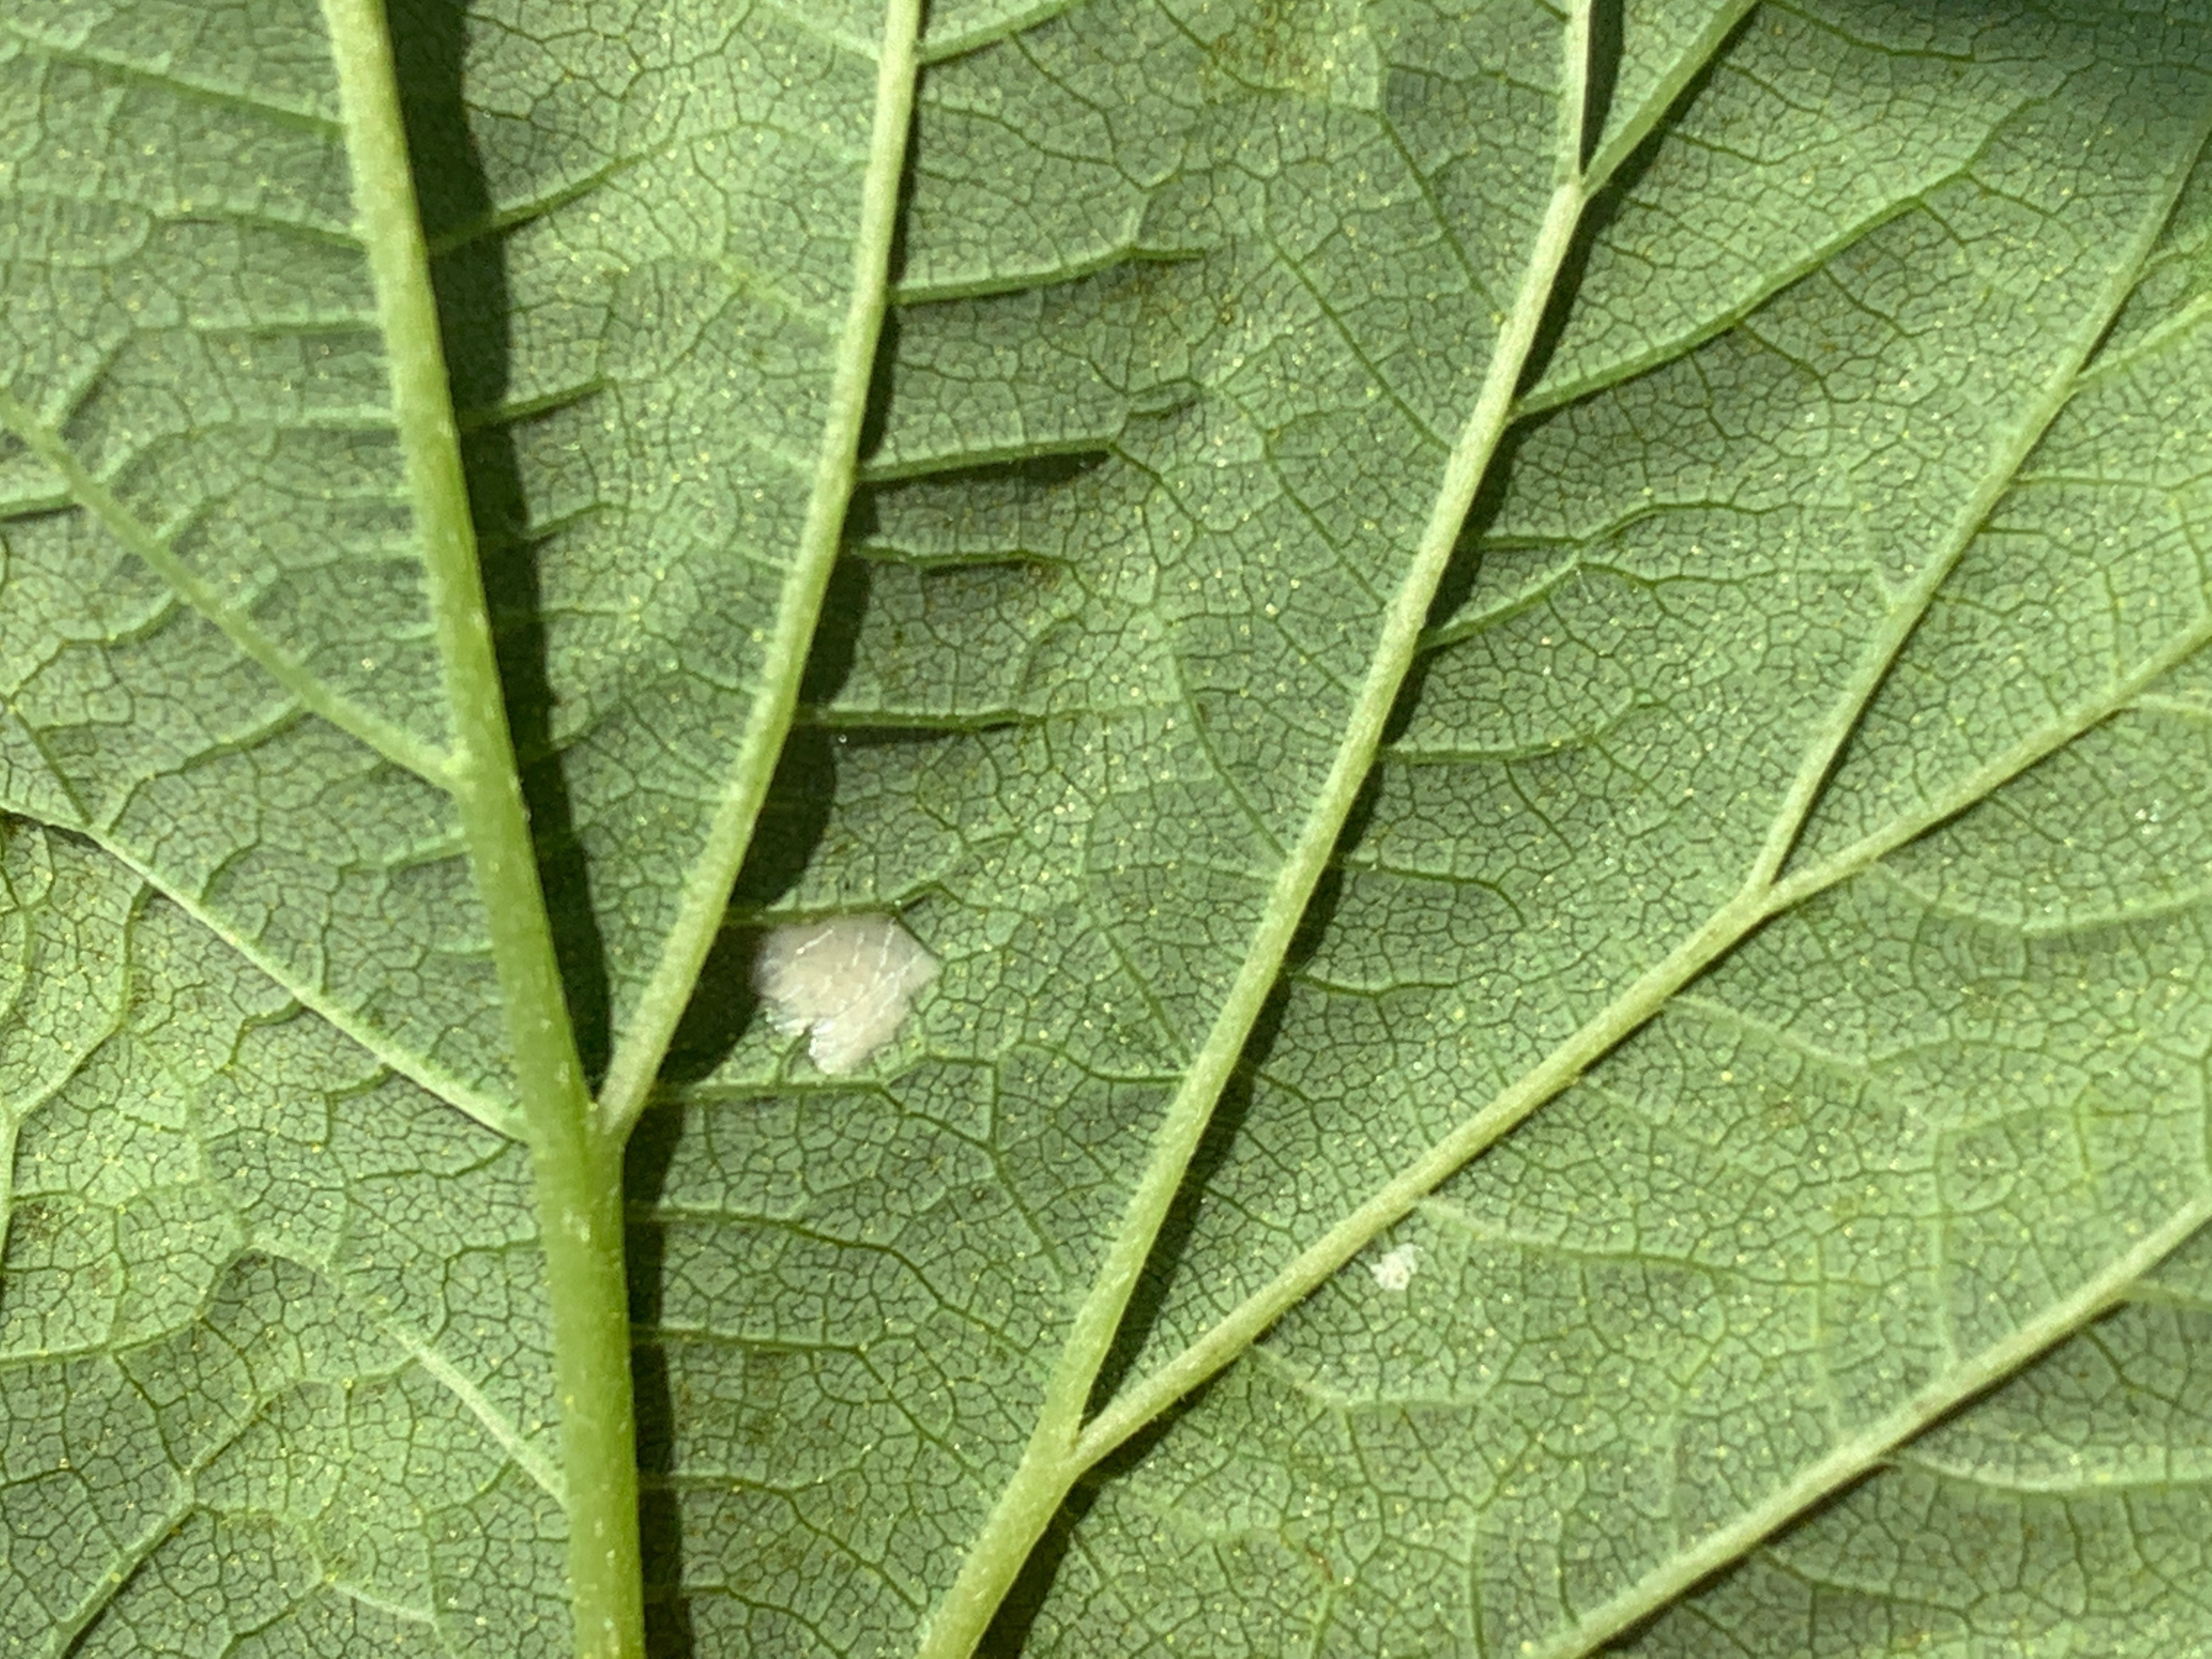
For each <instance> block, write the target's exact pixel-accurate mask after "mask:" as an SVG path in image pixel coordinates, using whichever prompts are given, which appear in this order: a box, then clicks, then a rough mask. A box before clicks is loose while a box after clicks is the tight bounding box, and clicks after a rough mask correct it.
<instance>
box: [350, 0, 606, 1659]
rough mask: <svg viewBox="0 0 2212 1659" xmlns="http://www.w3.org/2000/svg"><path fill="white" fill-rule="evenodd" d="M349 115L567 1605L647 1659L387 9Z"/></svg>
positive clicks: (528, 846) (563, 1032)
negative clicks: (516, 1172) (556, 1507)
mask: <svg viewBox="0 0 2212 1659" xmlns="http://www.w3.org/2000/svg"><path fill="white" fill-rule="evenodd" d="M322 11H323V18H324V22H325V27H326V29H327V30H328V33H329V38H330V48H331V62H332V64H333V65H334V67H335V68H336V70H337V82H338V96H339V105H340V107H341V108H342V109H343V112H344V115H345V134H346V154H347V160H348V162H349V171H350V176H351V183H352V187H353V199H354V209H355V213H356V218H357V220H358V222H359V223H360V225H361V227H362V245H363V247H364V249H365V250H366V252H367V253H368V266H369V275H370V277H371V281H372V284H373V286H374V289H375V293H376V301H377V313H378V316H379V319H380V322H381V324H382V327H383V333H384V340H385V347H386V351H385V359H386V371H387V373H388V374H389V377H390V380H391V385H392V416H393V426H394V428H395V429H396V431H397V432H398V438H399V447H400V453H401V457H402V459H403V462H404V470H405V477H406V480H407V488H408V494H409V498H410V505H411V507H412V508H413V514H414V521H415V530H416V538H417V539H418V541H419V543H420V544H421V548H422V562H423V569H424V572H425V574H426V576H427V578H428V587H429V593H430V611H431V618H432V622H433V624H434V626H435V632H436V636H437V644H438V656H439V659H440V661H441V664H442V665H443V668H444V681H445V690H446V700H447V708H448V713H449V716H450V718H451V720H452V721H453V731H454V739H455V740H454V749H455V753H454V758H453V767H452V777H453V783H452V789H453V799H454V801H455V803H456V805H458V807H459V813H460V819H461V827H462V830H463V833H464V834H465V836H466V839H467V842H468V851H469V864H470V867H471V873H472V874H473V876H474V878H475V882H476V886H477V891H478V893H479V894H480V895H481V896H482V898H483V908H484V912H485V916H486V920H487V921H488V923H489V931H490V935H491V952H492V961H493V965H494V967H495V969H496V971H497V975H498V980H499V987H500V1002H501V1013H502V1015H503V1016H504V1021H505V1025H506V1029H507V1057H508V1060H509V1062H510V1064H511V1065H512V1066H513V1069H514V1073H515V1079H516V1082H517V1085H518V1092H519V1096H520V1109H521V1113H520V1115H521V1118H522V1121H523V1122H524V1124H525V1125H526V1128H527V1131H528V1139H529V1145H530V1159H531V1176H532V1189H533V1190H532V1196H533V1199H534V1207H535V1209H536V1212H537V1220H538V1247H539V1249H540V1251H541V1253H542V1257H543V1261H544V1285H545V1292H546V1304H547V1306H548V1310H549V1311H550V1315H551V1337H552V1354H551V1361H552V1364H551V1370H552V1377H551V1381H552V1384H553V1392H554V1396H555V1399H556V1402H557V1412H558V1433H559V1443H560V1448H561V1464H562V1486H563V1489H564V1490H565V1492H566V1493H567V1498H568V1502H567V1504H566V1505H565V1506H564V1510H563V1514H564V1518H565V1520H566V1522H567V1526H568V1547H567V1552H566V1554H567V1560H568V1586H567V1592H568V1593H567V1596H566V1601H567V1603H568V1608H569V1612H570V1615H571V1621H572V1626H573V1630H572V1639H573V1643H574V1651H575V1653H576V1655H577V1656H578V1659H642V1656H643V1654H644V1651H645V1612H644V1571H643V1566H642V1564H641V1549H640V1544H641V1541H640V1536H639V1528H638V1511H637V1461H636V1423H635V1407H634V1403H633V1399H632V1394H631V1382H630V1335H629V1284H628V1279H627V1275H626V1272H625V1267H624V1263H623V1219H622V1163H621V1158H620V1156H619V1149H615V1150H614V1151H613V1152H610V1149H608V1148H607V1147H606V1146H605V1145H604V1144H603V1143H602V1142H601V1141H600V1140H599V1138H598V1137H597V1136H596V1135H595V1133H593V1127H594V1126H593V1123H592V1098H591V1094H590V1091H589V1090H588V1089H587V1088H586V1085H585V1083H584V1070H583V1066H582V1063H581V1061H580V1059H579V1058H578V1055H577V1052H576V1042H575V1036H574V1028H573V1027H572V1025H571V1024H570V1021H569V1018H568V1002H567V996H566V992H565V990H564V988H563V987H562V980H561V969H560V964H559V962H558V960H557V958H556V955H555V952H554V948H553V929H552V922H551V920H550V915H549V914H548V912H547V910H546V907H545V898H544V891H543V890H542V889H541V887H540V885H539V880H538V862H537V852H536V848H535V847H534V845H533V843H532V838H531V834H530V824H529V818H528V815H527V812H526V808H525V807H524V805H523V799H522V785H521V779H520V773H519V770H518V769H517V767H516V764H515V758H514V747H513V738H512V736H511V734H510V733H509V732H508V729H507V707H506V692H505V688H504V687H503V685H502V684H501V679H500V673H499V665H498V660H497V657H496V654H495V648H494V646H493V641H492V631H491V620H490V617H489V611H488V608H487V605H486V602H485V599H484V591H483V576H482V573H481V572H480V570H479V568H478V567H477V547H476V529H475V524H474V521H473V520H472V517H471V511H470V507H469V495H468V487H467V480H466V475H465V472H464V470H463V467H462V464H461V451H460V434H459V429H458V427H457V424H456V422H455V420H454V416H453V398H452V393H451V389H450V383H449V381H448V379H447V372H446V362H445V354H444V349H443V345H442V342H441V330H440V327H439V319H438V309H437V301H436V298H435V295H434V294H433V291H432V289H431V285H430V264H429V254H428V249H427V248H426V247H425V246H424V244H423V240H422V217H421V213H420V210H419V208H418V206H417V204H416V199H415V184H414V172H413V164H412V161H411V160H410V156H409V154H408V148H407V135H406V129H405V125H404V119H403V118H402V115H401V112H400V96H399V85H398V71H397V69H396V67H395V65H394V64H393V61H392V42H391V38H390V34H389V32H388V25H387V23H386V17H385V12H384V4H383V0H323V4H322Z"/></svg>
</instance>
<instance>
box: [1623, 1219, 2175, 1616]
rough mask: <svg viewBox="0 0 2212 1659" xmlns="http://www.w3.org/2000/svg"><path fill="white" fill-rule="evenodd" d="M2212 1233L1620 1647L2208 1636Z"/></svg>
mask: <svg viewBox="0 0 2212 1659" xmlns="http://www.w3.org/2000/svg"><path fill="white" fill-rule="evenodd" d="M2208 1243H2212V1236H2208V1235H2206V1234H2204V1233H2201V1232H2200V1233H2198V1234H2197V1235H2196V1236H2195V1237H2193V1238H2192V1239H2191V1242H2190V1243H2188V1244H2187V1245H2185V1246H2184V1247H2183V1249H2182V1250H2181V1251H2180V1252H2179V1253H2177V1255H2174V1256H2172V1257H2170V1258H2168V1260H2167V1261H2166V1264H2165V1265H2164V1266H2162V1267H2160V1270H2159V1271H2158V1273H2156V1274H2154V1276H2153V1277H2152V1278H2151V1279H2148V1280H2147V1281H2145V1282H2144V1283H2143V1284H2142V1285H2141V1286H2140V1288H2139V1289H2138V1291H2137V1292H2136V1297H2135V1298H2134V1299H2133V1300H2132V1301H2131V1302H2130V1304H2129V1305H2128V1306H2126V1307H2125V1308H2123V1309H2122V1310H2119V1311H2118V1312H2116V1313H2114V1314H2112V1315H2111V1316H2108V1317H2106V1319H2104V1320H2101V1321H2100V1322H2098V1323H2097V1324H2095V1325H2093V1326H2092V1327H2090V1328H2088V1329H2087V1330H2086V1331H2083V1332H2082V1333H2081V1334H2079V1335H2078V1336H2075V1337H2073V1338H2071V1339H2070V1340H2068V1341H2067V1342H2066V1343H2065V1344H2064V1345H2063V1346H2061V1347H2059V1348H2058V1349H2057V1350H2056V1351H2055V1352H2052V1353H2051V1354H2050V1355H2048V1356H2047V1357H2046V1358H2043V1359H2041V1360H2039V1361H2038V1362H2037V1363H2036V1364H2033V1365H2032V1366H2030V1367H2029V1368H2028V1369H2027V1370H2026V1371H2024V1372H2023V1373H2022V1374H2021V1376H2018V1377H2016V1378H2015V1379H2014V1380H2013V1381H2011V1382H2009V1383H2007V1384H2005V1386H2004V1387H2003V1388H2002V1389H2000V1390H1998V1392H1997V1393H1996V1394H1995V1395H1992V1396H1990V1398H1989V1399H1988V1400H1986V1401H1983V1402H1982V1403H1981V1404H1979V1405H1978V1406H1977V1407H1975V1408H1974V1409H1973V1410H1972V1411H1971V1412H1969V1413H1966V1414H1965V1415H1963V1416H1961V1417H1960V1418H1958V1419H1955V1420H1954V1421H1951V1422H1948V1423H1946V1424H1943V1425H1940V1426H1939V1427H1937V1428H1936V1429H1935V1430H1933V1431H1930V1432H1929V1434H1928V1435H1926V1436H1924V1437H1923V1438H1921V1439H1920V1440H1919V1441H1917V1442H1916V1443H1913V1444H1912V1445H1911V1446H1909V1447H1906V1448H1905V1449H1901V1450H1900V1451H1899V1453H1898V1454H1897V1455H1896V1456H1895V1457H1894V1458H1893V1460H1892V1461H1891V1462H1890V1464H1889V1465H1888V1466H1887V1467H1886V1468H1884V1469H1883V1470H1882V1472H1881V1473H1880V1474H1876V1475H1875V1476H1873V1477H1872V1478H1871V1479H1869V1480H1867V1481H1866V1482H1865V1483H1864V1484H1863V1485H1862V1486H1858V1487H1857V1488H1855V1489H1854V1490H1853V1491H1851V1492H1850V1493H1849V1494H1847V1495H1846V1496H1845V1497H1844V1498H1842V1499H1840V1500H1839V1501H1838V1502H1837V1503H1836V1504H1833V1505H1832V1506H1830V1507H1828V1508H1826V1509H1825V1510H1821V1511H1820V1512H1819V1513H1818V1514H1817V1515H1815V1516H1813V1517H1811V1518H1809V1519H1808V1520H1807V1521H1806V1522H1803V1523H1802V1524H1801V1525H1799V1526H1797V1527H1796V1528H1792V1529H1791V1530H1790V1532H1788V1533H1786V1534H1784V1535H1783V1536H1782V1537H1781V1538H1780V1539H1778V1540H1777V1541H1774V1542H1773V1543H1771V1544H1770V1545H1768V1546H1766V1547H1764V1548H1762V1549H1760V1550H1759V1551H1758V1552H1757V1553H1754V1554H1753V1555H1752V1556H1751V1557H1749V1558H1748V1559H1746V1560H1744V1561H1742V1562H1741V1563H1740V1564H1738V1565H1736V1566H1735V1567H1734V1568H1732V1569H1731V1570H1730V1571H1729V1573H1728V1575H1727V1576H1726V1577H1723V1578H1722V1579H1721V1580H1719V1581H1718V1582H1717V1583H1715V1584H1713V1585H1711V1586H1710V1587H1709V1588H1706V1589H1702V1590H1700V1591H1699V1593H1697V1594H1696V1595H1692V1596H1691V1597H1689V1598H1687V1599H1686V1600H1685V1601H1682V1602H1680V1603H1679V1604H1678V1605H1677V1606H1675V1607H1673V1608H1670V1609H1669V1610H1668V1613H1666V1615H1665V1616H1664V1617H1662V1619H1660V1620H1658V1621H1657V1622H1656V1624H1654V1625H1653V1626H1651V1627H1650V1629H1649V1630H1648V1631H1646V1632H1644V1634H1643V1635H1642V1637H1641V1638H1639V1639H1638V1640H1637V1641H1636V1642H1634V1643H1632V1644H1628V1645H1627V1646H1626V1647H1624V1648H1623V1649H1621V1650H1620V1651H1621V1652H1623V1653H1630V1654H1637V1655H1645V1656H1650V1659H1659V1656H1662V1655H1672V1654H1700V1655H1704V1654H1746V1655H1750V1654H1758V1655H1762V1656H1764V1655H1767V1654H1782V1653H1814V1652H1818V1653H1822V1654H1836V1655H1844V1654H1866V1655H1874V1654H1887V1653H1897V1652H1900V1651H1906V1650H1909V1651H1911V1652H1914V1653H1929V1654H1937V1655H1951V1654H1967V1653H1973V1652H1987V1651H1989V1650H1990V1649H1991V1647H1993V1646H1996V1647H2001V1649H2002V1651H2004V1652H2007V1653H2020V1654H2060V1653H2081V1652H2091V1653H2109V1654H2155V1653H2185V1652H2187V1651H2189V1650H2191V1648H2193V1647H2198V1646H2202V1645H2203V1643H2204V1642H2205V1640H2206V1639H2207V1632H2208V1631H2212V1608H2208V1607H2206V1605H2205V1599H2204V1593H2203V1583H2204V1573H2203V1538H2204V1536H2205V1528H2204V1507H2205V1492H2204V1488H2205V1468H2206V1461H2205V1453H2206V1444H2205V1439H2206V1437H2205V1425H2206V1424H2207V1423H2208V1422H2209V1421H2212V1398H2208V1397H2207V1392H2206V1390H2207V1378H2206V1376H2205V1375H2204V1368H2205V1355H2206V1353H2207V1352H2208V1344H2209V1343H2212V1331H2208V1329H2207V1328H2206V1324H2205V1288H2206V1283H2207V1281H2206V1277H2205V1268H2206V1266H2207V1264H2208V1260H2212V1258H2209V1257H2208V1252H2207V1249H2206V1245H2207V1244H2208Z"/></svg>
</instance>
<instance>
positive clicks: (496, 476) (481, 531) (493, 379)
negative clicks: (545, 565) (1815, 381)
mask: <svg viewBox="0 0 2212 1659" xmlns="http://www.w3.org/2000/svg"><path fill="white" fill-rule="evenodd" d="M391 33H392V51H393V54H394V58H395V60H396V67H397V69H398V80H399V88H400V105H401V112H402V114H403V116H404V120H405V123H406V128H407V143H408V149H409V153H410V155H412V156H413V157H414V161H415V191H416V200H417V202H418V203H419V204H420V207H421V212H422V229H423V234H424V235H425V236H426V237H427V238H428V240H429V242H430V244H431V246H433V247H442V248H443V249H444V251H443V252H441V253H439V254H438V255H437V256H436V257H435V258H434V259H433V260H432V262H431V269H430V279H431V285H432V288H433V289H434V290H435V294H436V297H437V302H438V327H439V335H440V340H441V345H442V347H443V349H444V351H445V356H446V373H447V382H448V385H449V387H450V390H451V394H452V398H453V408H454V410H455V413H456V415H457V416H458V417H459V422H460V425H461V428H462V431H463V433H464V438H463V441H462V464H463V466H464V468H465V473H466V477H467V481H468V490H469V512H470V516H471V520H473V521H474V525H475V529H476V535H477V560H478V564H479V568H480V569H481V571H482V574H483V585H484V598H485V601H486V604H487V605H488V606H489V611H490V613H491V624H492V634H493V641H494V646H495V651H496V653H497V657H498V661H499V671H500V681H501V686H502V688H503V689H504V690H505V693H506V699H507V726H508V729H509V731H510V732H511V733H512V735H513V743H514V750H515V759H516V763H517V765H518V767H519V768H520V772H521V782H522V793H523V799H524V803H525V805H526V806H527V808H528V809H529V813H530V826H531V838H532V843H533V845H534V848H535V850H536V853H537V856H538V882H539V884H540V886H541V887H542V888H543V889H544V895H545V904H546V909H547V912H548V915H549V918H550V921H551V923H552V928H553V942H554V950H555V953H556V957H558V960H559V964H560V969H561V979H562V989H563V990H564V992H565V993H566V995H567V1000H568V1018H569V1021H570V1024H571V1025H572V1026H573V1028H574V1031H575V1036H576V1046H577V1049H578V1052H579V1054H580V1058H581V1059H582V1061H583V1064H584V1068H585V1073H586V1077H587V1078H588V1079H591V1080H592V1082H593V1083H594V1084H596V1083H597V1081H598V1079H599V1075H600V1073H602V1072H604V1071H605V1067H606V1063H607V1057H608V1054H609V1050H610V1018H611V996H610V993H609V987H608V979H607V964H606V952H605V946H604V945H603V943H602V941H601V939H600V937H599V923H598V921H597V918H596V916H595V915H594V914H593V912H592V895H591V872H590V870H589V868H588V867H587V866H586V860H585V856H584V850H583V844H582V842H580V839H579V838H578V836H577V835H576V830H575V818H574V811H573V809H572V806H571V804H570V795H569V789H568V775H567V771H566V769H565V767H564V765H563V763H562V756H561V752H560V750H559V749H558V748H557V747H556V745H555V743H554V740H553V708H554V699H555V690H554V687H553V685H552V683H551V679H550V675H549V673H548V669H547V656H548V651H547V640H546V632H545V623H544V608H543V604H542V594H541V591H540V582H539V575H538V545H537V544H535V543H534V542H533V541H532V539H531V538H530V535H529V531H528V526H529V509H528V504H527V502H526V500H525V498H524V491H523V483H522V469H521V464H520V459H519V457H518V455H517V453H516V448H515V442H514V437H513V431H512V429H511V428H510V427H509V426H508V424H507V422H503V421H500V420H496V419H493V418H488V417H489V416H492V415H493V414H494V412H495V411H496V410H499V409H500V408H501V407H502V405H503V404H505V402H506V400H507V393H508V391H509V388H510V386H511V385H512V380H513V361H512V358H513V343H512V339H511V335H512V331H513V295H512V292H511V287H510V283H509V282H508V276H507V240H506V238H505V237H504V236H503V235H501V234H498V233H496V232H495V231H493V230H492V229H490V228H489V226H490V224H491V221H492V216H493V213H494V210H495V204H494V203H493V200H492V196H491V189H490V185H489V180H488V179H487V176H486V173H485V170H484V166H483V156H482V155H481V154H480V153H479V151H478V149H477V143H476V139H475V136H474V135H473V134H472V133H471V131H470V129H469V123H468V113H467V109H466V106H465V103H464V101H463V95H462V93H463V88H462V82H463V76H464V70H465V58H466V53H467V44H468V43H467V19H466V16H465V11H464V9H463V7H462V6H461V5H460V4H459V3H457V0H394V3H393V4H392V10H391Z"/></svg>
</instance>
